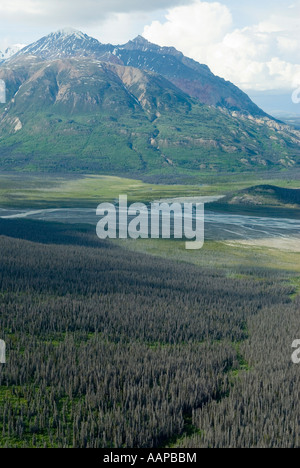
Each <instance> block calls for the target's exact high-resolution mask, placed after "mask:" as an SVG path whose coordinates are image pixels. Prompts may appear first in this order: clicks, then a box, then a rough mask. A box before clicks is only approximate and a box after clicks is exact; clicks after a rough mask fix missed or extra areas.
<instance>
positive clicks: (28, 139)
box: [0, 30, 300, 177]
mask: <svg viewBox="0 0 300 468" xmlns="http://www.w3.org/2000/svg"><path fill="white" fill-rule="evenodd" d="M65 41H67V42H65ZM135 43H136V44H137V45H134V44H135ZM66 44H67V47H65V46H66ZM150 45H151V44H150V43H148V42H146V40H144V39H142V38H137V39H136V40H134V41H130V43H129V46H127V45H126V44H125V45H124V46H119V49H115V48H114V46H111V45H102V44H100V43H99V41H97V40H94V39H93V38H89V36H87V35H84V34H83V33H78V32H75V33H74V32H73V31H66V30H63V31H60V32H56V33H53V34H52V35H49V36H46V37H45V38H42V39H41V40H39V41H37V42H36V43H34V44H32V45H29V46H27V47H26V48H25V49H23V50H22V51H20V52H19V53H17V54H16V55H14V56H13V57H12V58H11V59H9V60H8V61H6V62H4V63H3V64H2V65H1V66H0V79H3V80H4V81H5V82H6V85H7V103H6V104H5V106H0V158H1V167H2V169H3V170H21V171H23V170H24V171H29V170H35V171H36V170H38V171H69V170H70V171H77V172H91V173H94V172H97V173H107V174H116V173H117V174H128V173H130V174H135V175H138V176H141V177H142V176H143V175H145V174H148V175H151V174H152V175H155V174H157V175H160V174H173V175H174V174H175V175H177V176H178V175H184V174H186V175H189V174H198V173H199V172H201V171H202V172H208V173H214V172H237V171H238V172H241V171H254V170H268V169H276V170H278V169H284V168H290V167H294V168H296V167H299V163H300V132H296V131H293V130H292V129H290V128H289V127H288V126H285V125H283V124H281V123H279V122H277V121H275V120H273V119H271V118H269V117H268V116H267V115H265V114H264V113H258V114H257V115H252V114H250V113H249V112H246V111H245V112H243V111H242V110H233V109H230V108H228V107H221V106H218V105H207V104H206V103H203V102H201V101H200V100H199V99H197V98H195V97H194V96H191V95H189V94H188V93H186V92H185V91H184V90H183V89H181V87H179V86H177V85H176V84H174V83H173V82H172V80H170V79H168V78H167V77H166V76H165V75H166V73H158V72H157V71H155V70H151V69H150V68H151V67H150V58H149V57H150V56H148V58H149V63H148V66H147V67H142V66H139V67H136V66H130V65H129V62H128V60H127V61H126V60H125V58H126V57H128V54H130V53H131V52H130V49H131V48H133V52H134V54H132V63H133V65H136V60H137V59H138V56H139V55H140V59H141V58H142V57H143V56H142V53H141V51H140V48H142V49H148V48H149V47H150ZM64 47H65V48H64ZM134 47H138V49H134ZM151 47H152V48H153V50H154V51H155V50H156V52H155V56H154V57H153V56H152V55H151V60H152V61H153V63H155V61H157V64H158V65H157V66H160V64H162V65H163V66H166V67H168V65H169V64H170V63H175V64H176V66H177V67H179V68H178V69H179V70H181V71H182V70H185V73H187V70H190V72H189V73H190V74H192V68H191V67H194V68H195V69H198V68H199V70H203V73H206V74H207V75H208V76H210V75H209V74H210V73H211V72H210V70H209V69H208V67H205V66H203V67H202V65H200V64H197V63H196V62H194V61H192V62H191V64H192V65H191V67H190V68H189V67H188V66H186V65H184V64H183V62H187V63H189V60H190V59H187V58H185V57H184V56H183V55H182V54H181V53H180V52H178V51H176V49H173V48H170V54H169V56H168V61H167V64H166V63H165V62H164V56H165V57H166V55H164V54H165V52H166V49H164V48H160V47H159V46H156V45H153V46H152V45H151ZM118 51H123V52H120V54H118ZM33 53H34V54H33ZM144 53H147V50H145V51H144ZM151 53H152V52H151ZM98 55H99V56H101V58H97V56H98ZM118 55H120V57H119V56H118ZM174 55H176V56H177V55H178V57H179V58H180V60H178V59H177V58H174ZM103 57H105V59H103ZM160 59H162V61H161V60H160ZM124 62H125V63H126V64H124ZM152 68H153V67H152ZM162 71H163V70H162ZM213 76H214V75H213ZM215 78H216V77H215ZM220 80H221V79H220ZM223 82H224V83H225V84H226V82H225V81H224V80H223V81H222V83H223ZM232 86H234V85H232ZM226 89H229V88H226Z"/></svg>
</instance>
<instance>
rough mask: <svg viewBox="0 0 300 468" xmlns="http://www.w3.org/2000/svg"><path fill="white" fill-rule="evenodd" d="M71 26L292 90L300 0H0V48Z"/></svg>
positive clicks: (267, 87) (231, 76) (252, 86)
mask: <svg viewBox="0 0 300 468" xmlns="http://www.w3.org/2000/svg"><path fill="white" fill-rule="evenodd" d="M63 27H74V28H76V29H80V30H81V31H83V32H85V33H87V34H89V35H91V36H93V37H96V38H97V39H99V40H100V42H103V43H107V42H110V43H113V44H120V43H121V44H122V43H125V42H127V41H128V40H129V39H133V38H134V37H136V36H137V35H138V34H141V35H143V36H144V37H145V38H147V39H148V40H150V41H151V42H154V43H156V44H159V45H166V46H174V47H176V48H177V49H179V50H181V51H182V52H183V53H184V54H185V55H187V56H189V57H192V58H194V59H195V60H197V61H199V62H201V63H205V64H207V65H208V66H209V67H210V68H211V70H212V71H213V73H215V74H217V75H219V76H221V77H223V78H225V79H226V80H230V81H232V82H233V83H235V84H236V85H237V86H239V87H241V88H242V89H244V90H245V91H251V92H253V93H257V94H259V93H261V92H270V91H272V90H275V91H276V93H282V94H284V93H289V92H290V91H292V90H295V89H297V88H298V87H300V0H263V1H262V0H227V1H226V0H224V1H223V0H220V1H219V2H215V1H201V0H151V1H144V0H126V1H124V0H84V1H82V0H72V2H70V0H1V1H0V50H3V49H4V48H5V47H6V46H8V45H13V44H16V43H22V44H29V43H31V42H33V41H35V40H37V39H39V38H40V37H42V36H45V35H47V34H48V33H50V32H52V31H56V30H57V29H60V28H63Z"/></svg>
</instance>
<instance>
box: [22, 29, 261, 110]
mask: <svg viewBox="0 0 300 468" xmlns="http://www.w3.org/2000/svg"><path fill="white" fill-rule="evenodd" d="M19 55H34V56H36V57H40V58H43V59H46V60H55V59H58V58H67V57H69V58H71V57H94V58H96V59H98V60H101V61H108V62H112V63H118V64H119V65H125V66H131V67H134V68H139V69H141V70H148V71H152V72H155V73H158V74H160V75H162V76H164V77H165V78H167V79H168V80H169V81H171V83H173V84H174V85H175V86H177V87H178V88H179V89H181V90H182V91H184V92H185V93H186V94H188V95H189V96H191V97H194V98H196V99H198V100H199V101H200V102H202V103H203V104H207V105H213V106H220V107H224V108H228V109H230V110H231V111H238V112H243V113H246V114H251V115H254V116H266V114H265V113H264V112H263V111H262V110H261V109H260V108H259V107H258V106H257V105H256V104H254V103H253V102H252V101H251V99H250V98H249V97H248V96H247V95H246V94H245V93H244V92H243V91H241V90H240V89H239V88H238V87H236V86H235V85H233V84H232V83H230V82H229V81H225V80H224V79H222V78H219V77H217V76H215V75H214V74H213V73H212V72H211V71H210V69H209V68H208V67H207V66H206V65H201V64H199V63H197V62H195V61H194V60H192V59H189V58H187V57H185V56H184V55H183V54H182V53H181V52H179V51H177V50H176V49H174V48H173V47H160V46H157V45H155V44H151V43H150V42H148V41H147V40H146V39H144V38H143V37H142V36H138V37H137V38H136V39H134V40H133V41H129V42H128V43H127V44H124V45H121V46H114V45H111V44H101V43H100V42H99V41H98V40H97V39H94V38H92V37H89V36H88V35H87V34H83V33H82V32H80V31H77V30H75V29H72V28H67V29H62V30H59V31H57V32H55V33H52V34H50V35H48V36H46V37H43V38H42V39H40V40H38V41H37V42H35V43H33V44H31V45H29V46H28V47H25V48H24V49H23V50H22V51H21V52H20V53H19Z"/></svg>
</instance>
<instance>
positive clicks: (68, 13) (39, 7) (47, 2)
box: [0, 0, 192, 24]
mask: <svg viewBox="0 0 300 468" xmlns="http://www.w3.org/2000/svg"><path fill="white" fill-rule="evenodd" d="M191 1H192V0H151V2H144V1H141V0H126V1H124V0H85V1H84V2H82V0H72V2H70V0H1V3H0V19H1V20H3V19H9V20H11V21H13V20H15V21H18V22H19V21H22V22H23V23H26V22H31V23H35V24H36V22H37V21H39V22H45V23H46V24H47V23H49V22H50V23H51V22H52V21H56V22H61V21H62V22H63V24H65V23H66V21H68V22H69V23H74V22H75V23H76V22H81V24H89V23H94V22H95V21H97V22H99V21H100V20H101V18H105V17H106V16H107V14H109V13H128V12H132V11H155V10H160V9H163V8H167V7H173V6H175V5H178V4H185V3H191Z"/></svg>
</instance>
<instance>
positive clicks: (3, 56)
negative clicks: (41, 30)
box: [0, 44, 26, 62]
mask: <svg viewBox="0 0 300 468" xmlns="http://www.w3.org/2000/svg"><path fill="white" fill-rule="evenodd" d="M23 47H26V46H25V44H14V45H12V46H10V47H6V48H5V49H4V50H3V52H1V51H0V62H3V61H4V60H7V59H9V58H10V57H12V56H13V55H15V54H16V53H17V52H19V51H20V50H21V49H23Z"/></svg>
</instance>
